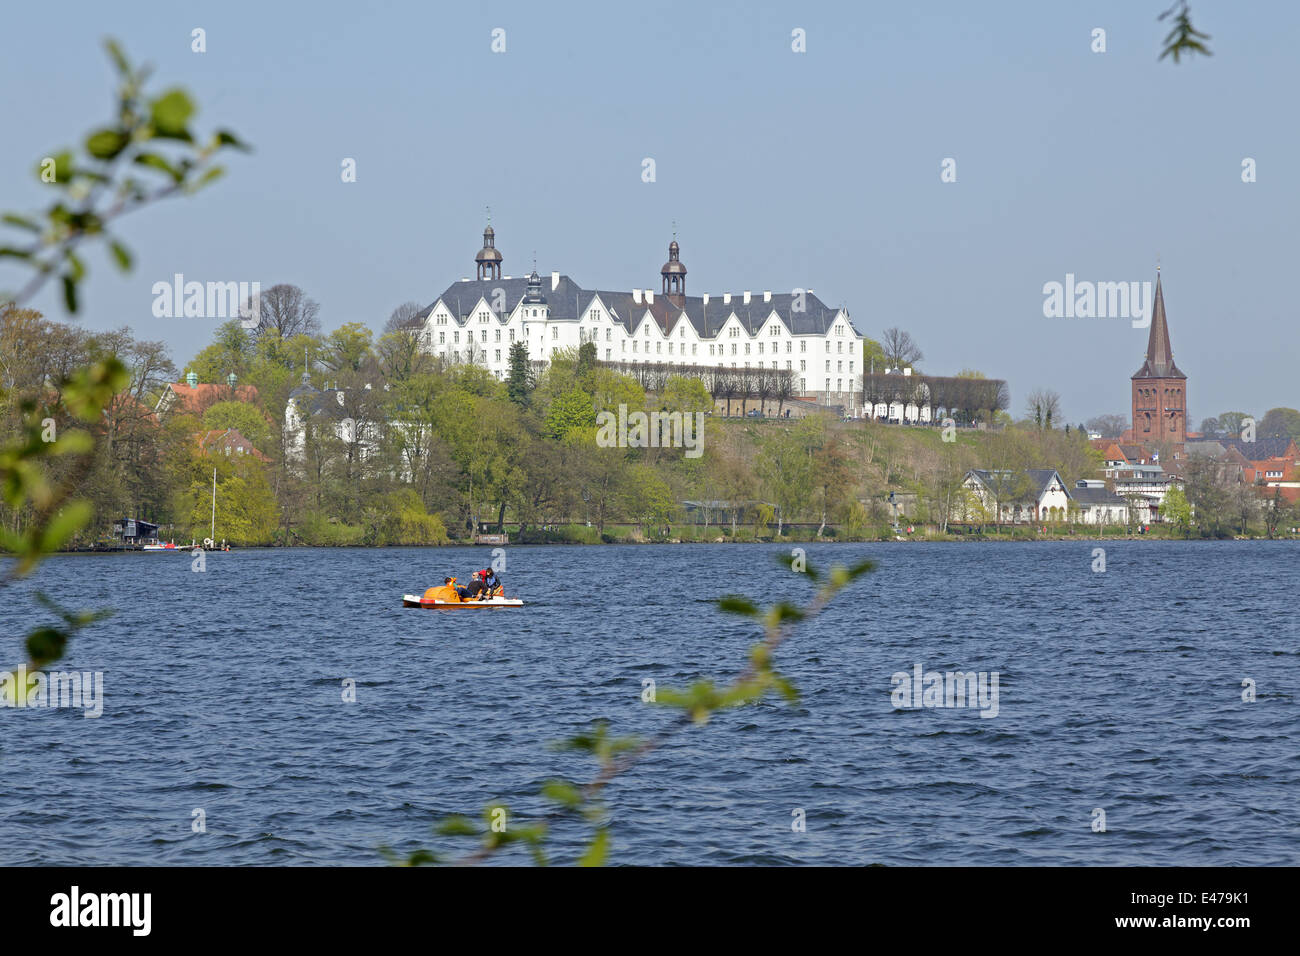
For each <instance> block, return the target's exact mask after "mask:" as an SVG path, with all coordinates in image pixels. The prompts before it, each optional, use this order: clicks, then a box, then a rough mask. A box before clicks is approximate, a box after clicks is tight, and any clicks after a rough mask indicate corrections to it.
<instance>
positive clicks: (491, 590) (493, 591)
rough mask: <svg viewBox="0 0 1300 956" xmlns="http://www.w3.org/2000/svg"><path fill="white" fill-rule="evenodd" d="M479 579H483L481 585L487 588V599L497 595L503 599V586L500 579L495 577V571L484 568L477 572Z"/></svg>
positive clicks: (504, 591)
mask: <svg viewBox="0 0 1300 956" xmlns="http://www.w3.org/2000/svg"><path fill="white" fill-rule="evenodd" d="M479 577H480V578H482V579H483V583H484V584H485V585H486V586H487V593H488V597H492V596H494V595H498V594H499V595H501V596H502V597H505V593H506V589H505V585H503V584H502V583H501V579H500V578H499V577H497V573H496V571H494V570H493V569H492V568H484V569H483V570H482V571H480V572H479Z"/></svg>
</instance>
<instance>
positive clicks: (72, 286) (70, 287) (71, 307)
mask: <svg viewBox="0 0 1300 956" xmlns="http://www.w3.org/2000/svg"><path fill="white" fill-rule="evenodd" d="M63 304H64V305H65V306H67V309H68V311H69V312H73V313H75V312H76V311H77V282H76V280H75V279H73V278H72V277H71V276H64V277H63Z"/></svg>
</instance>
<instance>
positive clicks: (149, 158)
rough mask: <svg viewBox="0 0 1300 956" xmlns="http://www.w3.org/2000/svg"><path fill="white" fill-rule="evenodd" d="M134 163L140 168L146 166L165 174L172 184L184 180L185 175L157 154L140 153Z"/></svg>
mask: <svg viewBox="0 0 1300 956" xmlns="http://www.w3.org/2000/svg"><path fill="white" fill-rule="evenodd" d="M135 162H136V163H137V164H139V165H141V166H148V167H150V168H151V169H157V170H160V171H162V172H164V173H166V174H167V175H168V176H170V177H171V178H172V181H173V182H180V181H181V180H182V179H184V178H185V174H184V173H183V172H181V170H179V169H177V168H176V167H175V166H173V165H172V164H171V163H169V162H167V160H165V159H164V158H163V157H161V156H159V155H158V154H157V153H141V154H140V155H138V156H136V158H135Z"/></svg>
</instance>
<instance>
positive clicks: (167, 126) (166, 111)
mask: <svg viewBox="0 0 1300 956" xmlns="http://www.w3.org/2000/svg"><path fill="white" fill-rule="evenodd" d="M193 115H194V103H193V101H192V100H190V98H189V95H188V94H187V93H186V92H185V91H184V90H180V89H172V90H168V91H167V92H166V93H164V94H163V95H162V96H160V97H158V98H157V99H156V100H154V101H153V103H152V104H151V105H150V107H149V117H150V119H151V121H152V122H153V128H154V130H155V132H156V133H157V134H158V135H159V136H161V137H163V138H164V139H184V140H188V139H189V138H190V135H189V133H188V132H187V130H186V126H188V125H189V122H190V117H192V116H193Z"/></svg>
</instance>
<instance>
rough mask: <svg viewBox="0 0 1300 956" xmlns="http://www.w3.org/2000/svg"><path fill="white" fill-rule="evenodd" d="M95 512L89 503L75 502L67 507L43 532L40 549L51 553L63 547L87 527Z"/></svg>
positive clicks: (51, 520) (53, 518) (52, 519)
mask: <svg viewBox="0 0 1300 956" xmlns="http://www.w3.org/2000/svg"><path fill="white" fill-rule="evenodd" d="M93 511H94V509H93V508H92V506H91V504H90V502H89V501H73V502H71V503H70V504H68V505H67V506H65V507H64V509H63V510H62V511H60V512H59V513H58V514H56V515H55V516H54V517H52V518H51V519H50V521H49V524H47V525H46V526H45V530H44V531H43V532H41V542H40V549H41V550H42V551H45V552H49V551H57V550H58V549H59V548H61V547H63V546H64V545H65V544H67V543H68V540H69V539H70V538H71V537H72V536H73V535H74V534H76V533H77V532H78V531H80V530H81V529H82V528H84V527H85V526H86V523H87V522H88V521H90V517H91V514H92V513H93Z"/></svg>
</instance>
